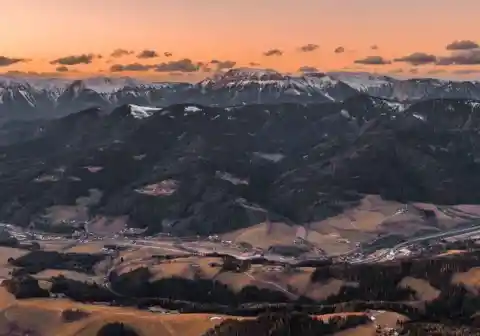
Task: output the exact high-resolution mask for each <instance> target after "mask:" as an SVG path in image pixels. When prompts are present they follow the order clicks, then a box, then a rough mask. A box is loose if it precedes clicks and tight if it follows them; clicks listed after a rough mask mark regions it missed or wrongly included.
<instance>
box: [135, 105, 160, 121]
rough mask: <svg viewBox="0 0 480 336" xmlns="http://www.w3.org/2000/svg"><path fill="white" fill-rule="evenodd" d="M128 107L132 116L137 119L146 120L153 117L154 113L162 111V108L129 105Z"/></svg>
mask: <svg viewBox="0 0 480 336" xmlns="http://www.w3.org/2000/svg"><path fill="white" fill-rule="evenodd" d="M128 107H129V108H130V114H131V115H132V116H133V117H134V118H135V119H145V118H148V117H151V116H152V115H153V114H154V113H156V112H159V111H162V110H163V109H162V108H159V107H150V106H140V105H134V104H129V105H128Z"/></svg>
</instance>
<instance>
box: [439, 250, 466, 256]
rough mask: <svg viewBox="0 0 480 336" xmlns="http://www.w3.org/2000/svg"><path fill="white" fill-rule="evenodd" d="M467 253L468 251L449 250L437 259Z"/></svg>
mask: <svg viewBox="0 0 480 336" xmlns="http://www.w3.org/2000/svg"><path fill="white" fill-rule="evenodd" d="M466 252H467V251H466V250H449V251H447V252H444V253H441V254H439V255H437V257H447V256H450V255H457V254H462V253H466Z"/></svg>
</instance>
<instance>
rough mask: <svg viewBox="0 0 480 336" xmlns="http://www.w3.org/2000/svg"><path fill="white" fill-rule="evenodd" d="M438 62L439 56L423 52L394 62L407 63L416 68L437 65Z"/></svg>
mask: <svg viewBox="0 0 480 336" xmlns="http://www.w3.org/2000/svg"><path fill="white" fill-rule="evenodd" d="M436 61H437V56H435V55H431V54H426V53H423V52H415V53H413V54H410V55H408V56H403V57H400V58H396V59H394V62H405V63H409V64H411V65H415V66H417V65H424V64H429V63H435V62H436Z"/></svg>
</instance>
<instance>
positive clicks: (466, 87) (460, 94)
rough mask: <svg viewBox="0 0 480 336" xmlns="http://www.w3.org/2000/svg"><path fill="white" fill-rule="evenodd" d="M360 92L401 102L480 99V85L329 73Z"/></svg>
mask: <svg viewBox="0 0 480 336" xmlns="http://www.w3.org/2000/svg"><path fill="white" fill-rule="evenodd" d="M328 75H329V76H331V77H333V78H335V79H337V80H339V81H342V82H344V83H346V84H348V85H349V86H350V87H352V88H354V89H355V90H357V91H359V92H363V93H366V94H369V95H372V96H377V97H384V98H388V99H394V100H398V101H419V100H428V99H437V98H455V99H480V82H475V81H448V80H440V79H434V78H413V79H396V78H392V77H388V76H382V75H377V74H371V73H367V72H329V73H328Z"/></svg>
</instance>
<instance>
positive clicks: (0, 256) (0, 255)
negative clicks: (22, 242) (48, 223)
mask: <svg viewBox="0 0 480 336" xmlns="http://www.w3.org/2000/svg"><path fill="white" fill-rule="evenodd" d="M28 252H29V251H28V250H22V249H18V248H11V247H0V278H7V277H8V273H9V272H10V271H11V270H12V267H11V266H10V265H9V264H8V258H14V259H15V258H19V257H21V256H23V255H25V254H27V253H28Z"/></svg>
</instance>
